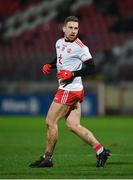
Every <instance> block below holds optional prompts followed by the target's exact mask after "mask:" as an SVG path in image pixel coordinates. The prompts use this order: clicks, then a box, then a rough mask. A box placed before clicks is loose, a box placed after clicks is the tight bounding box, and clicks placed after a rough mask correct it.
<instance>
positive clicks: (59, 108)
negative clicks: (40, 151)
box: [45, 102, 70, 155]
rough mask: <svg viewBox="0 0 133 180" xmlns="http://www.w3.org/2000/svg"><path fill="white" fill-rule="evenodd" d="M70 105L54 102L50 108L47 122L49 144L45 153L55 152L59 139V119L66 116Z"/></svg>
mask: <svg viewBox="0 0 133 180" xmlns="http://www.w3.org/2000/svg"><path fill="white" fill-rule="evenodd" d="M69 109H70V107H69V106H66V105H63V104H58V103H55V102H53V103H52V104H51V106H50V108H49V111H48V114H47V117H46V124H47V128H48V130H47V145H46V150H45V154H50V155H52V154H53V151H54V148H55V145H56V142H57V139H58V121H59V119H60V118H62V117H64V116H65V115H66V113H67V112H68V111H69Z"/></svg>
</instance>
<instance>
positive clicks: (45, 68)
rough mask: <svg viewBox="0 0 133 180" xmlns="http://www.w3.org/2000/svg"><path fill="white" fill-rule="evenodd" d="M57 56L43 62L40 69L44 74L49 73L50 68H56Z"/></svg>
mask: <svg viewBox="0 0 133 180" xmlns="http://www.w3.org/2000/svg"><path fill="white" fill-rule="evenodd" d="M56 61H57V57H55V58H54V59H53V60H52V61H51V62H50V63H48V64H44V65H43V67H42V71H43V73H44V74H49V73H50V72H51V70H52V69H55V68H56Z"/></svg>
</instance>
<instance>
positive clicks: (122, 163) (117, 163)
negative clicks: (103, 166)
mask: <svg viewBox="0 0 133 180" xmlns="http://www.w3.org/2000/svg"><path fill="white" fill-rule="evenodd" d="M124 164H125V165H127V164H133V162H127V161H123V162H122V161H119V162H108V163H107V165H116V166H117V165H118V166H119V165H124Z"/></svg>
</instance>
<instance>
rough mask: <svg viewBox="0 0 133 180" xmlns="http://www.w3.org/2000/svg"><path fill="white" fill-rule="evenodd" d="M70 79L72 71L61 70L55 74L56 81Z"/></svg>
mask: <svg viewBox="0 0 133 180" xmlns="http://www.w3.org/2000/svg"><path fill="white" fill-rule="evenodd" d="M72 77H73V73H72V71H69V70H61V71H59V72H58V73H57V79H59V80H60V82H63V81H65V80H68V79H71V78H72Z"/></svg>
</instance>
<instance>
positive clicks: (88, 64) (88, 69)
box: [72, 59, 95, 77]
mask: <svg viewBox="0 0 133 180" xmlns="http://www.w3.org/2000/svg"><path fill="white" fill-rule="evenodd" d="M84 64H85V67H84V68H82V69H81V70H78V71H73V72H72V74H73V77H78V76H81V77H84V76H88V75H93V74H95V64H94V61H93V59H89V60H87V61H85V62H84Z"/></svg>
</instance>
